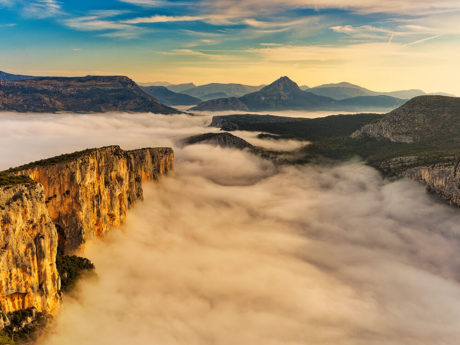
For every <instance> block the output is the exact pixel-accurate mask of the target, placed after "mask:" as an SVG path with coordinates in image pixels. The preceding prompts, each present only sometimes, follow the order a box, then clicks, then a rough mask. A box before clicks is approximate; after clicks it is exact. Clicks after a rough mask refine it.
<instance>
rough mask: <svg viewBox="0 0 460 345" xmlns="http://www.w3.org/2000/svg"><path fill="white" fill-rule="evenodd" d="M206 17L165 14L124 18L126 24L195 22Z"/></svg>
mask: <svg viewBox="0 0 460 345" xmlns="http://www.w3.org/2000/svg"><path fill="white" fill-rule="evenodd" d="M203 19H205V17H200V16H163V15H155V16H150V17H138V18H134V19H128V20H124V21H123V23H125V24H148V23H168V22H195V21H200V20H203Z"/></svg>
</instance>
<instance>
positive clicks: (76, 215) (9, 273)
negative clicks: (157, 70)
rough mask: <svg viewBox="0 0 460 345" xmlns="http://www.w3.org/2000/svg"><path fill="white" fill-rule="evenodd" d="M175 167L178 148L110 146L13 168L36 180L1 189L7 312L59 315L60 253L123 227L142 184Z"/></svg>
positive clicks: (1, 303)
mask: <svg viewBox="0 0 460 345" xmlns="http://www.w3.org/2000/svg"><path fill="white" fill-rule="evenodd" d="M173 164H174V153H173V151H172V149H170V148H145V149H140V150H134V151H123V150H121V149H120V147H118V146H109V147H103V148H99V149H90V150H85V151H81V152H76V153H73V154H68V155H62V156H59V157H54V158H50V159H47V160H43V161H39V162H34V163H31V164H28V165H25V166H22V167H19V168H16V169H10V170H9V171H7V172H6V173H8V174H12V175H26V176H29V177H30V178H31V179H32V180H33V181H32V180H29V181H30V182H26V183H15V184H9V185H8V184H5V185H2V186H0V226H1V229H2V231H1V233H0V247H1V250H0V308H1V310H0V315H2V314H1V313H3V314H5V313H9V312H13V311H17V310H22V309H27V308H32V307H34V308H36V309H37V310H38V311H40V312H44V313H46V314H53V313H54V312H56V311H57V309H58V308H59V305H60V301H61V300H60V294H59V290H60V278H59V274H58V272H57V269H56V255H57V253H58V251H60V252H61V254H70V253H74V252H75V251H77V250H79V249H81V248H83V247H84V245H85V243H86V242H87V241H88V240H89V239H90V238H92V237H94V236H98V237H102V236H104V234H106V233H107V232H108V231H109V230H110V229H111V228H112V227H116V226H119V225H120V224H122V223H123V222H124V220H125V219H126V216H127V210H128V209H129V208H131V207H133V206H134V205H135V204H136V202H137V201H139V200H142V199H143V189H142V182H143V181H154V180H157V179H158V178H159V176H161V175H163V174H166V173H168V172H169V171H171V170H172V169H173ZM0 328H2V325H1V324H0Z"/></svg>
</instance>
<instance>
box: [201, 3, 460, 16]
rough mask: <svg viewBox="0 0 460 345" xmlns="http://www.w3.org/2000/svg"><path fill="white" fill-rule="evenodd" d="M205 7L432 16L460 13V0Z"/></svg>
mask: <svg viewBox="0 0 460 345" xmlns="http://www.w3.org/2000/svg"><path fill="white" fill-rule="evenodd" d="M201 6H202V7H204V8H208V10H209V11H212V12H213V13H216V14H220V15H223V14H226V15H228V16H230V15H232V16H235V17H239V16H251V15H253V14H258V15H260V14H266V13H274V12H279V11H280V9H284V10H286V9H302V8H303V9H332V8H335V9H345V10H350V11H354V12H357V13H396V14H416V13H417V14H421V13H424V14H429V13H434V12H448V11H452V10H458V9H460V3H459V2H458V1H456V0H438V1H433V0H419V1H413V0H386V1H381V0H367V1H362V0H349V1H343V0H322V1H318V0H290V1H285V0H265V1H264V2H263V6H261V2H260V1H259V0H204V1H203V2H202V3H201Z"/></svg>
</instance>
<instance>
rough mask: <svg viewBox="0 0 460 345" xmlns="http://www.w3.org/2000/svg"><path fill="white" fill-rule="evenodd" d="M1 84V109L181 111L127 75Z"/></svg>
mask: <svg viewBox="0 0 460 345" xmlns="http://www.w3.org/2000/svg"><path fill="white" fill-rule="evenodd" d="M19 77H21V76H19ZM0 85H1V87H0V111H17V112H152V113H161V114H172V113H180V111H178V110H176V109H174V108H170V107H168V106H165V105H163V104H161V103H160V102H159V101H158V100H157V99H155V98H154V97H152V96H150V95H148V94H147V93H145V92H144V91H143V90H142V89H141V88H140V87H139V86H138V85H137V84H136V83H135V82H134V81H132V80H131V79H129V78H128V77H123V76H104V77H99V76H87V77H76V78H59V77H42V78H33V79H24V78H23V79H22V80H13V81H12V80H8V81H3V80H2V81H0Z"/></svg>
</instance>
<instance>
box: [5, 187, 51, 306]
mask: <svg viewBox="0 0 460 345" xmlns="http://www.w3.org/2000/svg"><path fill="white" fill-rule="evenodd" d="M0 226H1V233H0V244H1V249H0V307H1V312H2V313H9V312H12V311H16V310H20V309H27V308H30V307H35V308H36V309H37V310H38V311H40V312H46V313H53V312H54V311H55V310H56V309H57V308H58V306H59V302H60V297H59V288H60V279H59V275H58V273H57V270H56V252H57V247H58V235H57V232H56V229H55V227H54V224H53V222H52V220H51V218H50V217H49V216H48V210H47V208H46V204H45V193H44V190H43V187H42V186H41V185H40V184H39V183H35V182H32V183H27V184H17V185H10V186H2V187H0Z"/></svg>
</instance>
